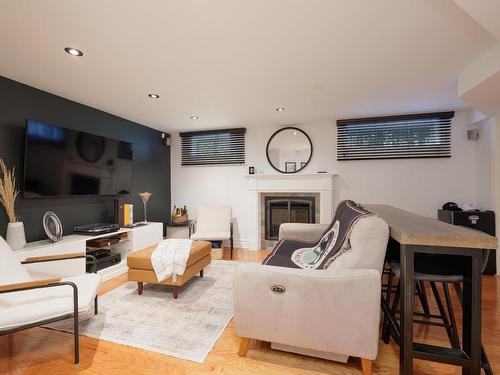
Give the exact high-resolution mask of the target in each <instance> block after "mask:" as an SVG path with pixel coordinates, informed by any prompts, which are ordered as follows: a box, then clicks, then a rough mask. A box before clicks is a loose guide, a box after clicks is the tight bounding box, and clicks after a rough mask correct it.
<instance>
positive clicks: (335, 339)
mask: <svg viewBox="0 0 500 375" xmlns="http://www.w3.org/2000/svg"><path fill="white" fill-rule="evenodd" d="M325 228H326V226H325V225H319V224H282V225H281V227H280V237H281V238H283V237H285V238H287V239H297V240H303V239H304V237H306V238H308V239H314V240H319V239H320V238H321V234H322V233H323V231H324V230H325ZM305 232H308V233H307V235H305ZM388 238H389V228H388V225H387V223H386V222H385V221H384V220H382V219H380V218H379V217H377V216H369V217H364V218H361V219H359V220H358V221H357V222H356V223H355V224H354V226H353V227H352V232H351V235H350V244H351V249H350V250H348V251H346V252H345V253H344V254H342V255H341V256H340V257H339V258H338V259H337V260H335V262H334V263H333V264H332V265H331V266H330V267H329V268H328V269H326V270H304V269H294V268H285V267H275V266H267V265H261V264H251V263H246V264H240V265H238V267H237V269H236V271H235V276H234V289H233V290H234V291H233V293H234V321H235V327H236V332H237V334H238V335H239V336H240V337H242V339H241V344H240V351H239V354H240V356H244V355H245V354H246V352H247V349H248V343H249V339H257V340H263V341H269V342H271V344H272V347H273V348H275V349H279V350H285V351H290V352H294V353H299V354H304V355H309V356H314V357H320V358H326V359H330V360H336V361H341V362H347V359H348V357H349V356H353V357H359V358H361V359H362V367H363V373H364V374H366V375H367V374H371V373H372V361H373V360H375V359H376V358H377V354H378V346H379V323H380V316H381V314H380V296H381V274H382V267H383V263H384V258H385V252H386V247H387V242H388Z"/></svg>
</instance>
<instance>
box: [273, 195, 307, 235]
mask: <svg viewBox="0 0 500 375" xmlns="http://www.w3.org/2000/svg"><path fill="white" fill-rule="evenodd" d="M264 200H265V202H264V207H265V222H264V227H265V239H266V240H277V239H278V235H279V228H280V225H281V224H283V223H306V224H310V223H315V222H316V198H315V197H314V196H296V195H293V196H266V197H265V198H264Z"/></svg>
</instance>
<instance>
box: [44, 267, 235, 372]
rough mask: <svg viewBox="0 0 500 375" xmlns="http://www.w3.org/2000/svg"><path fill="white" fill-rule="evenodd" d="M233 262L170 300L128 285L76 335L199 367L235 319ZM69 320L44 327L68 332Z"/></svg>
mask: <svg viewBox="0 0 500 375" xmlns="http://www.w3.org/2000/svg"><path fill="white" fill-rule="evenodd" d="M236 264H237V262H231V261H221V260H214V261H212V263H211V264H210V265H209V266H208V267H207V268H205V272H204V273H205V276H204V277H203V278H200V277H194V278H193V279H191V280H190V281H189V282H188V283H187V284H185V285H184V286H183V287H182V288H181V289H180V292H179V298H178V299H177V300H174V299H173V297H172V293H171V289H170V287H168V286H162V285H152V284H145V285H144V293H143V294H142V296H139V295H138V294H137V283H133V282H129V283H127V284H125V285H122V286H121V287H119V288H117V289H114V290H112V291H110V292H108V293H106V294H105V295H103V296H102V297H100V298H99V314H98V315H97V316H94V315H92V316H91V317H90V318H88V319H86V320H84V321H82V322H81V323H80V334H82V335H85V336H90V337H95V338H98V339H103V340H109V341H112V342H115V343H118V344H124V345H130V346H134V347H137V348H141V349H146V350H151V351H155V352H159V353H163V354H167V355H171V356H174V357H177V358H182V359H187V360H191V361H195V362H199V363H203V361H204V360H205V358H206V356H207V355H208V353H209V352H210V350H212V347H213V346H214V345H215V343H216V342H217V340H218V339H219V337H220V335H221V334H222V332H223V331H224V329H225V327H226V326H227V324H228V323H229V322H230V320H231V318H232V316H233V271H234V267H235V266H236ZM72 325H73V323H72V319H68V320H65V321H60V322H56V323H53V324H50V325H48V326H46V327H48V328H51V329H56V330H61V331H65V332H72Z"/></svg>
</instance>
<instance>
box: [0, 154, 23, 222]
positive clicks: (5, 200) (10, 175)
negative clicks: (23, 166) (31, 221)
mask: <svg viewBox="0 0 500 375" xmlns="http://www.w3.org/2000/svg"><path fill="white" fill-rule="evenodd" d="M0 172H1V173H0V202H1V203H2V204H3V206H4V207H5V211H6V212H7V216H8V217H9V221H10V222H11V223H15V222H17V218H16V213H15V211H14V204H15V202H16V198H17V196H18V194H19V191H18V190H16V175H15V173H16V168H15V167H14V168H12V170H9V169H8V168H7V166H6V165H5V163H4V161H3V160H2V159H0Z"/></svg>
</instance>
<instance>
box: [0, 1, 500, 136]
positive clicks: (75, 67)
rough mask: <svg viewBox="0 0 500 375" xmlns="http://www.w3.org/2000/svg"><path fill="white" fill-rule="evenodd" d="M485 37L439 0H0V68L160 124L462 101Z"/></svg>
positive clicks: (208, 124)
mask: <svg viewBox="0 0 500 375" xmlns="http://www.w3.org/2000/svg"><path fill="white" fill-rule="evenodd" d="M494 43H495V39H494V38H493V37H492V36H491V35H490V34H488V32H487V31H486V30H485V29H483V28H482V27H481V26H479V24H477V23H476V22H475V21H474V20H473V19H472V18H471V17H470V16H468V15H467V14H466V13H465V12H464V11H463V10H462V9H460V8H459V7H458V6H457V5H456V4H455V3H454V2H451V1H443V0H432V1H431V0H419V1H414V0H379V1H369V0H365V1H361V0H358V1H344V0H272V1H270V0H246V1H244V0H210V1H208V0H177V1H173V0H171V1H167V0H148V1H137V0H107V1H102V0H101V1H97V0H86V1H61V0H44V1H39V0H31V1H28V0H0V75H4V76H6V77H8V78H12V79H15V80H17V81H21V82H23V83H26V84H28V85H31V86H34V87H37V88H40V89H42V90H46V91H49V92H51V93H54V94H57V95H60V96H63V97H66V98H68V99H71V100H74V101H77V102H81V103H84V104H87V105H89V106H92V107H95V108H98V109H101V110H104V111H107V112H110V113H113V114H116V115H119V116H122V117H125V118H127V119H130V120H133V121H137V122H139V123H142V124H145V125H147V126H151V127H153V128H157V129H161V130H167V131H175V130H187V129H189V130H191V129H203V128H220V127H234V126H247V127H251V126H266V125H285V124H299V123H303V122H313V121H322V120H331V119H335V118H346V117H356V116H371V115H382V114H392V113H402V112H413V111H431V110H444V109H453V108H460V107H463V106H464V104H463V103H462V102H461V101H460V100H459V99H458V97H457V87H456V86H457V77H458V75H459V74H460V73H461V72H462V71H463V70H464V69H465V68H466V67H467V66H468V65H470V64H471V63H472V62H474V61H475V60H476V59H477V58H478V57H479V56H481V55H482V54H483V53H484V52H485V51H487V50H488V49H489V48H491V46H492V45H493V44H494ZM67 46H70V47H75V48H79V49H81V50H82V51H83V52H84V53H85V55H84V56H83V57H81V58H75V57H72V56H70V55H68V54H66V53H65V52H64V51H63V48H64V47H67ZM148 93H158V94H159V95H160V96H161V97H160V99H157V100H152V99H149V98H147V94H148ZM276 107H286V111H284V112H276V111H275V110H274V109H275V108H276ZM191 115H197V116H200V119H199V120H191V119H190V118H189V117H190V116H191Z"/></svg>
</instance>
